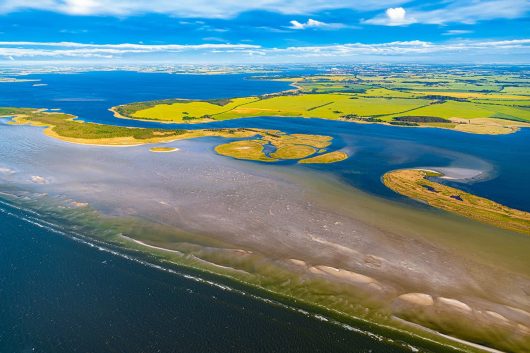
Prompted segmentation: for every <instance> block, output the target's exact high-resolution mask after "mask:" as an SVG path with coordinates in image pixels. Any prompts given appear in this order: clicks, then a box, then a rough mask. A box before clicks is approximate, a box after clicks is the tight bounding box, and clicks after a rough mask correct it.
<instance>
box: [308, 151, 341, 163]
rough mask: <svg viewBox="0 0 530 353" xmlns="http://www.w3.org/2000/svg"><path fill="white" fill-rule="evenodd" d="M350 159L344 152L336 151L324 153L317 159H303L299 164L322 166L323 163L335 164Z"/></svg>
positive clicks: (316, 157)
mask: <svg viewBox="0 0 530 353" xmlns="http://www.w3.org/2000/svg"><path fill="white" fill-rule="evenodd" d="M347 158H348V154H347V153H345V152H342V151H334V152H328V153H324V154H321V155H318V156H315V157H311V158H306V159H302V160H301V161H299V162H298V163H302V164H322V163H335V162H340V161H343V160H345V159H347Z"/></svg>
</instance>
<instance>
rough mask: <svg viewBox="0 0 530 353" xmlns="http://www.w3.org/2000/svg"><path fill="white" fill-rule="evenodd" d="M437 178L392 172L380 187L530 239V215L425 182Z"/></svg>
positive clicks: (413, 171)
mask: <svg viewBox="0 0 530 353" xmlns="http://www.w3.org/2000/svg"><path fill="white" fill-rule="evenodd" d="M438 176H442V175H441V174H440V173H436V172H432V171H425V170H418V169H405V170H395V171H392V172H389V173H386V174H385V175H384V176H383V183H384V184H385V185H386V186H387V187H389V188H390V189H392V190H394V191H395V192H397V193H400V194H402V195H405V196H408V197H410V198H413V199H416V200H420V201H423V202H426V203H427V204H429V205H431V206H433V207H437V208H440V209H443V210H446V211H449V212H453V213H456V214H459V215H462V216H464V217H468V218H471V219H474V220H476V221H479V222H483V223H488V224H491V225H493V226H496V227H499V228H504V229H508V230H512V231H515V232H520V233H524V234H529V235H530V213H528V212H524V211H519V210H515V209H513V208H510V207H507V206H504V205H501V204H498V203H496V202H494V201H491V200H488V199H485V198H483V197H479V196H475V195H473V194H469V193H467V192H464V191H462V190H458V189H455V188H452V187H450V186H446V185H443V184H440V183H436V182H434V181H431V180H429V179H428V178H429V177H438Z"/></svg>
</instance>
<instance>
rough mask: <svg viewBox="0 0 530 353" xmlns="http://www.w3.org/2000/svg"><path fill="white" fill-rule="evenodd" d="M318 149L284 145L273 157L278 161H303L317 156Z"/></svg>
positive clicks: (272, 154)
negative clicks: (313, 155)
mask: <svg viewBox="0 0 530 353" xmlns="http://www.w3.org/2000/svg"><path fill="white" fill-rule="evenodd" d="M315 152H316V149H315V148H313V147H311V146H306V145H283V146H281V147H279V148H278V149H277V150H276V152H274V153H271V156H272V157H274V158H278V159H301V158H305V157H308V156H310V155H312V154H315Z"/></svg>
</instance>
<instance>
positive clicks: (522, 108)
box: [113, 73, 530, 134]
mask: <svg viewBox="0 0 530 353" xmlns="http://www.w3.org/2000/svg"><path fill="white" fill-rule="evenodd" d="M260 79H267V77H260ZM269 79H270V78H269ZM273 79H275V80H280V81H287V82H292V84H293V85H294V86H295V87H296V89H295V90H290V91H285V92H279V93H277V94H271V95H264V96H256V97H244V98H234V99H224V100H204V101H193V100H181V99H173V100H166V101H152V102H144V103H132V104H126V105H122V106H118V107H114V108H113V109H114V111H115V112H116V113H117V114H116V115H117V116H118V117H126V118H131V119H142V120H156V121H162V122H180V123H194V122H207V121H215V120H228V119H238V118H247V117H260V116H276V117H304V118H321V119H331V120H347V121H356V122H369V123H387V124H392V125H400V126H428V127H439V128H448V129H456V130H460V131H465V132H475V133H488V134H495V133H498V134H502V133H510V132H514V131H517V129H518V128H519V127H521V126H526V123H529V124H530V79H527V78H524V77H523V78H522V77H518V76H510V75H499V76H494V75H485V74H458V73H449V74H441V73H439V74H425V75H420V74H408V75H407V74H401V75H386V76H385V75H373V76H364V75H363V76H360V75H359V76H354V75H315V76H303V77H283V78H273ZM409 117H410V118H411V119H413V120H411V121H408V120H407V119H408V118H409ZM417 117H426V118H428V119H432V118H443V119H446V120H447V121H443V123H445V124H440V121H415V120H414V119H415V118H417ZM397 118H399V119H397ZM471 119H480V120H475V121H470V120H471ZM489 119H490V120H489ZM492 119H493V120H492ZM495 119H496V120H495ZM528 126H530V125H528Z"/></svg>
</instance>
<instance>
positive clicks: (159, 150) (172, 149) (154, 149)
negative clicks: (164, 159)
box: [149, 147, 179, 153]
mask: <svg viewBox="0 0 530 353" xmlns="http://www.w3.org/2000/svg"><path fill="white" fill-rule="evenodd" d="M178 150H179V149H178V148H176V147H151V148H150V149H149V151H151V152H156V153H169V152H176V151H178Z"/></svg>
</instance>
